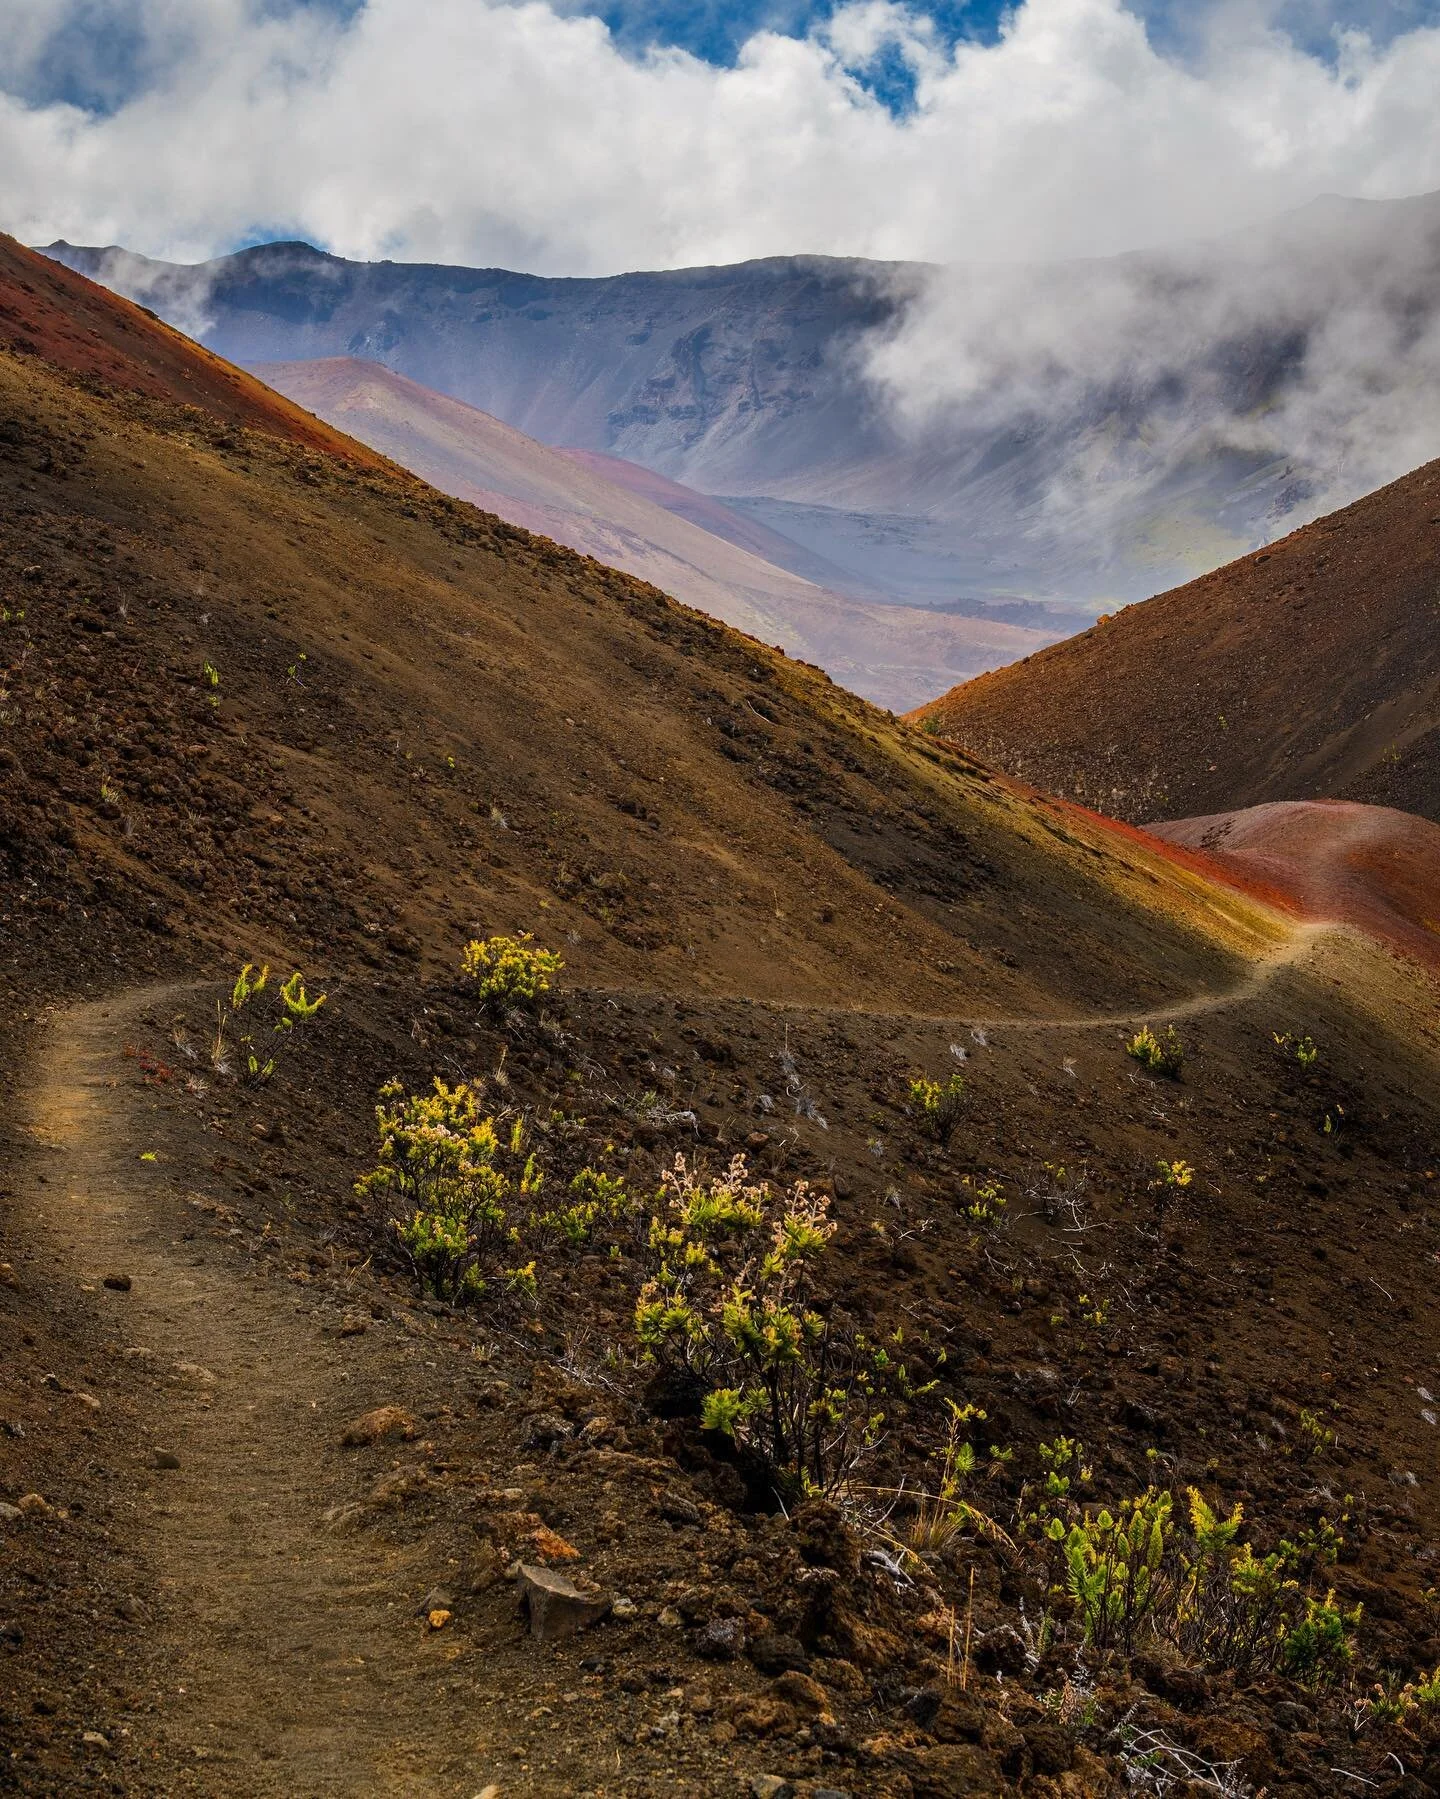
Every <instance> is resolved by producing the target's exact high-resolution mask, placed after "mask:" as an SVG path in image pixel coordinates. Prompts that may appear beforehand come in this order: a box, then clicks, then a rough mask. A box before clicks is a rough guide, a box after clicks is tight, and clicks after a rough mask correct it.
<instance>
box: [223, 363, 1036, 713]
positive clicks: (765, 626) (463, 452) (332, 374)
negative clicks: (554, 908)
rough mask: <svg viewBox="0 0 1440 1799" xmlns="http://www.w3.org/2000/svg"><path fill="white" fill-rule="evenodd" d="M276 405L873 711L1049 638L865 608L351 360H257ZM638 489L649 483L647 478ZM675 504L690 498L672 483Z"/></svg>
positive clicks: (606, 461)
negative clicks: (768, 648)
mask: <svg viewBox="0 0 1440 1799" xmlns="http://www.w3.org/2000/svg"><path fill="white" fill-rule="evenodd" d="M255 368H256V371H257V373H259V374H260V375H261V376H263V378H264V379H265V380H266V381H268V382H269V383H270V384H271V385H272V386H273V387H275V388H277V389H278V390H279V391H280V392H281V393H284V394H288V395H289V396H290V398H291V399H293V400H295V401H298V402H299V404H301V405H302V406H305V407H307V408H308V409H309V410H310V411H312V412H314V413H316V414H318V415H319V416H320V417H321V418H323V419H326V420H328V421H329V423H331V424H332V425H335V426H338V427H340V428H341V429H342V430H345V431H348V432H349V433H350V434H351V435H352V436H354V437H358V438H359V439H360V440H361V441H362V442H364V443H367V444H370V445H371V446H372V447H373V448H375V449H377V450H380V451H382V452H383V453H384V454H385V455H387V456H390V457H391V458H393V460H395V461H396V462H399V463H401V464H402V465H403V466H404V467H406V468H409V469H413V470H414V471H415V473H416V474H418V475H420V476H422V477H423V478H424V479H425V480H427V481H429V482H431V483H432V484H433V485H434V486H436V487H438V488H440V489H441V490H442V491H443V492H445V493H451V494H454V495H455V496H456V497H457V498H459V499H462V500H469V501H471V502H472V503H473V504H475V505H477V506H483V507H485V508H486V509H487V510H488V511H491V512H496V513H499V515H500V516H501V517H502V518H506V519H508V520H509V521H510V522H511V523H512V524H516V525H523V526H524V527H525V528H526V529H527V530H531V531H537V532H540V533H541V534H543V535H544V536H546V537H550V538H553V539H554V540H555V541H556V542H557V543H563V544H566V545H568V546H569V547H570V548H571V549H574V550H579V551H581V552H582V553H583V554H585V555H587V556H594V557H595V558H596V560H597V561H600V562H605V563H608V564H609V565H610V566H611V567H612V568H620V569H624V570H625V571H626V572H627V573H628V574H632V575H637V576H639V577H640V578H641V579H642V580H646V581H651V582H653V583H654V584H655V586H657V587H659V588H662V589H663V590H664V591H665V592H666V593H668V594H672V595H673V596H674V597H675V598H676V599H678V600H683V601H684V602H685V603H686V604H687V605H690V606H695V607H698V608H699V609H700V610H701V611H703V612H708V613H709V614H710V616H711V617H712V618H718V619H722V620H723V621H724V622H725V623H726V624H730V625H734V626H736V627H737V628H738V629H739V630H742V631H747V632H749V633H750V634H751V635H752V636H754V637H759V638H761V639H762V640H763V641H765V642H767V643H775V644H779V645H780V646H781V647H782V648H784V649H785V650H787V651H788V652H789V653H790V654H791V655H794V656H799V657H801V658H803V659H804V660H806V661H809V662H815V663H818V664H819V665H820V666H821V667H822V668H824V669H826V670H827V671H828V672H829V673H830V674H831V675H832V676H833V677H834V678H835V679H836V680H837V681H840V682H842V683H843V684H844V685H846V686H848V687H851V688H853V689H854V690H855V691H856V692H858V693H861V694H863V695H864V696H865V697H866V698H867V699H871V700H874V701H876V702H877V703H879V704H881V705H884V706H888V707H890V708H892V709H893V710H896V711H902V712H903V711H905V710H906V709H907V708H909V707H911V706H913V705H915V704H916V703H917V702H918V701H920V700H924V699H929V698H931V697H932V696H933V695H934V693H935V692H936V690H937V689H938V688H940V687H943V686H944V685H946V683H947V681H949V680H954V679H955V678H956V677H959V678H961V679H964V678H965V677H966V676H968V675H969V674H971V673H975V672H978V671H979V670H980V669H982V668H985V667H991V666H994V665H995V664H996V663H998V662H1005V661H1009V660H1012V659H1013V658H1014V657H1015V656H1018V655H1025V654H1026V653H1027V652H1029V651H1030V650H1032V649H1037V648H1039V647H1040V646H1041V645H1042V644H1044V643H1045V642H1047V641H1053V638H1054V632H1053V631H1051V632H1049V633H1046V632H1042V631H1039V630H1034V629H1017V628H1016V627H1015V626H1014V625H1012V624H1009V623H1005V622H997V621H989V620H979V619H967V618H960V617H953V616H950V615H947V614H942V613H936V612H929V611H925V610H922V609H919V608H916V607H910V606H877V605H873V604H872V605H861V604H858V603H857V602H855V601H853V600H848V599H842V598H841V597H840V596H838V595H836V594H833V593H827V592H826V591H824V590H823V589H822V588H819V587H816V586H815V585H813V584H812V583H811V582H809V581H806V580H803V579H801V578H800V577H799V576H797V575H794V574H791V573H789V572H788V571H787V570H785V569H783V568H777V567H776V566H775V565H774V563H773V562H768V561H765V560H762V558H761V556H760V555H758V554H756V553H754V552H753V551H752V550H751V549H750V548H742V547H739V546H738V545H737V544H736V543H735V542H734V541H732V539H731V538H727V537H726V536H723V535H721V536H717V535H715V534H714V533H713V532H711V531H709V530H706V529H702V528H701V526H700V525H699V524H698V523H692V522H691V521H690V519H688V518H686V517H683V516H681V515H680V514H679V513H678V511H677V510H674V509H667V508H666V507H665V506H661V505H656V504H655V503H654V502H653V501H652V500H650V499H649V498H648V497H646V493H645V489H646V487H647V485H648V486H650V487H652V488H653V487H660V486H662V478H661V477H659V476H653V475H649V474H648V473H647V472H646V471H645V470H643V469H635V470H634V472H633V475H631V476H629V477H627V481H626V484H625V485H624V486H622V485H619V484H618V483H617V482H616V481H614V480H612V479H610V478H609V477H610V474H611V472H612V471H614V470H617V469H618V470H622V471H623V470H624V469H626V468H627V467H628V466H629V465H626V464H622V463H619V462H618V461H617V460H616V459H615V458H613V457H600V458H596V459H594V460H593V461H591V460H590V459H586V458H578V457H576V456H573V455H565V454H562V453H561V452H559V451H557V450H552V449H548V448H547V447H546V446H545V445H544V444H540V443H537V442H535V440H534V439H533V438H529V437H526V436H525V435H524V434H523V433H521V432H519V431H516V430H515V429H514V428H513V427H511V426H509V425H504V424H502V423H501V422H500V421H499V420H498V419H494V418H491V417H490V416H489V414H487V413H483V412H480V411H478V410H477V409H476V408H475V407H473V406H467V405H465V404H464V403H463V402H462V401H459V400H453V399H449V398H447V397H446V396H445V395H443V394H437V393H432V392H431V391H430V390H429V389H428V388H424V387H421V386H420V385H419V384H418V383H416V382H414V381H409V380H407V379H406V378H405V377H404V376H403V375H397V374H395V373H393V372H392V371H391V370H389V369H387V368H385V367H384V366H383V365H381V364H379V363H375V362H362V361H359V360H357V359H355V358H353V357H345V358H329V359H325V360H321V361H316V362H291V363H259V364H256V365H255ZM636 477H639V479H638V480H637V479H636ZM663 487H664V489H665V491H666V493H667V497H668V498H671V499H672V501H673V498H674V496H676V495H683V493H684V492H685V490H683V489H680V488H677V487H676V486H675V484H674V483H663ZM692 497H693V500H694V502H695V505H694V508H693V511H694V512H695V514H696V516H697V517H699V518H710V519H711V520H713V521H715V522H717V523H720V524H723V525H726V526H727V527H728V528H729V530H730V532H731V534H732V537H733V536H744V537H749V539H750V540H751V541H752V542H753V543H755V544H756V545H757V546H759V545H763V544H767V542H768V540H769V539H770V538H771V537H772V535H773V534H771V533H767V532H764V531H763V530H762V529H761V528H760V527H758V526H756V527H750V526H748V524H747V521H745V520H743V519H739V518H736V517H734V516H733V515H728V514H726V512H725V509H724V508H723V507H721V506H719V505H718V504H716V503H714V502H709V501H706V500H705V499H704V497H703V496H702V495H699V494H696V495H693V496H692Z"/></svg>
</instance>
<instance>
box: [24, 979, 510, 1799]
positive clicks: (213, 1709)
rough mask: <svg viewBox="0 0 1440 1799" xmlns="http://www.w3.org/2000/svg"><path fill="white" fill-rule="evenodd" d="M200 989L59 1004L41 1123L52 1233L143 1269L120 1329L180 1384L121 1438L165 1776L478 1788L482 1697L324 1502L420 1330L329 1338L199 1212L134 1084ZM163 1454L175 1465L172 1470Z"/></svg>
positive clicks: (83, 1266) (343, 1787)
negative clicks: (160, 1463)
mask: <svg viewBox="0 0 1440 1799" xmlns="http://www.w3.org/2000/svg"><path fill="white" fill-rule="evenodd" d="M193 992H194V990H193V989H184V990H182V989H178V988H150V989H144V990H141V991H139V992H135V993H131V994H128V995H125V996H124V997H123V998H121V999H120V1000H113V1001H102V1002H99V1003H96V1004H92V1005H86V1006H82V1007H78V1008H75V1009H73V1010H71V1011H68V1012H63V1013H59V1014H57V1015H56V1016H55V1018H54V1020H53V1022H52V1026H51V1030H50V1033H49V1040H48V1044H47V1047H46V1052H45V1055H44V1059H43V1062H42V1065H41V1067H40V1068H39V1070H38V1076H39V1078H38V1081H37V1084H36V1087H35V1089H34V1091H33V1098H32V1102H31V1108H30V1115H29V1118H28V1120H27V1123H28V1126H29V1130H30V1133H31V1137H32V1141H33V1142H34V1143H35V1145H36V1154H35V1156H34V1158H33V1161H34V1166H35V1171H36V1173H37V1174H38V1175H41V1176H43V1179H42V1180H38V1181H32V1182H30V1183H29V1185H30V1187H31V1193H32V1201H33V1213H34V1220H35V1224H36V1227H37V1229H39V1230H48V1231H49V1232H50V1233H51V1235H52V1239H53V1241H55V1242H56V1244H57V1246H59V1247H61V1248H62V1249H63V1248H68V1250H69V1251H70V1254H71V1258H72V1260H73V1262H74V1263H75V1264H77V1266H76V1269H75V1272H76V1273H77V1274H78V1275H79V1277H80V1278H81V1279H82V1280H83V1281H88V1282H95V1283H97V1284H98V1283H99V1281H100V1279H101V1278H102V1277H103V1275H104V1274H105V1273H107V1272H111V1271H116V1272H124V1273H126V1274H129V1275H130V1276H131V1278H132V1280H133V1283H134V1284H133V1288H132V1290H131V1291H130V1292H129V1293H114V1294H111V1293H106V1294H105V1295H104V1297H105V1299H106V1301H107V1302H109V1301H111V1300H113V1306H111V1307H110V1310H111V1312H112V1315H113V1318H114V1324H115V1330H116V1333H117V1336H118V1337H119V1340H120V1341H121V1342H123V1343H125V1344H126V1345H127V1346H129V1352H130V1353H131V1354H132V1355H135V1354H137V1353H138V1355H139V1356H140V1357H141V1359H142V1360H143V1362H144V1365H145V1366H146V1368H147V1369H149V1370H153V1371H154V1372H155V1373H156V1375H157V1376H162V1377H169V1384H168V1385H167V1386H165V1387H164V1388H163V1389H162V1390H163V1391H164V1392H165V1393H167V1394H172V1395H173V1398H167V1399H165V1400H164V1401H163V1402H162V1404H160V1405H157V1406H156V1407H155V1408H154V1415H153V1416H152V1417H151V1418H149V1419H147V1420H146V1421H145V1422H146V1425H147V1426H148V1427H149V1428H148V1429H147V1428H144V1427H142V1429H141V1431H139V1432H137V1433H136V1440H134V1441H131V1442H129V1443H124V1444H122V1443H118V1442H117V1443H113V1444H112V1445H111V1455H112V1457H113V1458H114V1459H115V1460H116V1461H117V1462H119V1463H120V1464H121V1465H122V1466H123V1464H124V1462H125V1461H126V1460H127V1459H128V1461H129V1469H128V1470H127V1471H126V1472H127V1476H128V1477H129V1478H131V1479H133V1480H135V1481H136V1482H137V1483H138V1484H139V1486H140V1504H139V1507H138V1512H139V1519H140V1522H139V1527H138V1528H139V1533H140V1539H141V1540H140V1543H139V1545H138V1548H139V1553H140V1555H141V1557H142V1560H143V1561H144V1562H146V1563H148V1566H149V1569H150V1571H151V1572H152V1574H153V1575H154V1577H155V1579H156V1582H157V1585H158V1587H159V1589H160V1591H161V1593H162V1594H163V1595H164V1597H165V1605H164V1613H165V1615H164V1616H163V1617H162V1618H160V1619H159V1620H158V1621H157V1623H156V1626H155V1629H156V1630H157V1631H158V1633H159V1636H160V1640H161V1644H162V1647H163V1649H164V1651H165V1676H164V1682H163V1684H164V1690H165V1703H164V1706H163V1709H162V1713H161V1718H160V1720H159V1735H160V1740H161V1742H162V1744H163V1745H164V1748H163V1749H162V1751H161V1758H160V1759H161V1764H162V1765H161V1766H159V1767H157V1768H156V1769H155V1777H156V1784H157V1787H158V1790H160V1791H164V1792H173V1791H195V1792H202V1793H205V1794H216V1795H220V1794H236V1795H240V1794H243V1795H245V1796H246V1799H252V1796H261V1795H271V1794H274V1795H282V1794H283V1795H285V1796H286V1799H302V1796H308V1795H312V1794H313V1795H328V1794H344V1795H346V1796H347V1799H352V1796H356V1799H358V1796H364V1795H370V1794H377V1795H378V1794H385V1795H409V1794H415V1795H419V1794H425V1795H427V1796H433V1795H440V1794H445V1795H449V1794H461V1795H470V1794H473V1793H475V1792H477V1791H478V1790H480V1789H483V1788H484V1787H485V1786H486V1784H487V1774H486V1769H485V1767H484V1766H483V1764H482V1763H481V1761H480V1759H479V1758H478V1757H477V1756H474V1755H472V1754H471V1753H467V1751H466V1747H465V1743H464V1737H465V1735H466V1727H465V1718H464V1714H463V1712H462V1713H460V1714H458V1715H456V1714H454V1713H452V1714H451V1715H450V1717H449V1728H448V1730H445V1729H443V1728H442V1730H441V1731H440V1732H437V1731H436V1722H437V1720H436V1713H437V1712H441V1713H442V1715H443V1709H444V1708H443V1705H437V1680H443V1676H444V1669H445V1664H444V1659H443V1657H444V1651H443V1649H441V1648H440V1646H439V1639H436V1640H435V1642H434V1644H430V1643H427V1642H426V1640H425V1638H424V1636H423V1631H422V1628H421V1626H420V1623H419V1621H418V1620H417V1619H416V1617H415V1615H414V1600H413V1596H412V1592H411V1588H410V1586H408V1585H407V1583H406V1580H405V1569H404V1566H403V1564H402V1563H401V1561H400V1560H399V1558H398V1556H397V1555H396V1553H395V1552H391V1551H386V1550H383V1549H377V1548H376V1547H375V1544H374V1541H373V1539H366V1540H364V1541H362V1540H358V1539H357V1538H355V1537H354V1536H351V1535H347V1534H346V1533H345V1532H344V1531H342V1530H336V1529H332V1528H327V1526H326V1523H325V1521H324V1513H325V1511H326V1509H327V1508H328V1507H329V1506H331V1505H333V1504H334V1503H335V1502H336V1500H337V1499H339V1498H342V1497H346V1496H348V1493H349V1491H350V1489H351V1487H352V1485H353V1483H354V1481H355V1479H356V1477H357V1471H356V1470H355V1469H354V1467H353V1465H352V1462H353V1458H347V1456H346V1453H345V1452H344V1451H342V1450H340V1449H339V1448H338V1447H337V1433H338V1426H339V1423H340V1421H341V1420H343V1419H345V1418H348V1417H351V1416H353V1415H355V1413H357V1412H358V1411H361V1410H363V1409H364V1408H365V1406H366V1405H368V1404H371V1403H374V1402H375V1400H376V1399H377V1398H383V1397H386V1396H387V1393H386V1381H387V1370H386V1368H385V1366H384V1362H385V1360H387V1359H388V1361H389V1363H390V1365H391V1366H390V1370H389V1372H390V1373H394V1372H400V1373H401V1376H402V1378H403V1370H397V1368H396V1364H398V1363H400V1362H401V1361H402V1360H403V1358H404V1355H405V1349H406V1346H405V1345H403V1344H400V1343H396V1342H393V1341H392V1342H390V1343H388V1344H375V1345H372V1343H371V1342H370V1339H368V1338H366V1339H363V1340H362V1343H361V1345H360V1346H357V1347H356V1350H355V1352H354V1353H351V1345H350V1344H349V1343H348V1342H347V1345H346V1349H347V1353H346V1355H345V1358H344V1365H343V1366H342V1365H341V1358H340V1355H339V1354H338V1351H337V1342H336V1338H335V1336H334V1332H333V1325H332V1329H331V1334H330V1336H329V1337H328V1339H327V1337H326V1336H325V1335H324V1334H322V1330H321V1327H320V1325H319V1323H318V1322H316V1321H315V1320H314V1319H312V1317H311V1316H310V1307H309V1305H308V1304H307V1303H306V1302H305V1301H304V1300H303V1299H299V1298H297V1297H296V1293H297V1290H296V1289H295V1288H293V1287H292V1288H286V1287H284V1286H281V1285H279V1284H278V1283H276V1282H275V1281H274V1279H273V1277H266V1276H265V1275H264V1274H263V1273H258V1274H256V1275H254V1276H251V1275H250V1274H249V1273H248V1272H247V1265H246V1264H245V1263H244V1262H243V1261H241V1260H240V1259H239V1258H238V1257H235V1258H234V1259H230V1258H228V1257H227V1251H226V1249H225V1247H224V1246H223V1244H221V1243H217V1242H215V1241H213V1239H212V1240H207V1237H206V1234H205V1233H204V1232H203V1231H200V1230H198V1229H197V1224H198V1223H200V1222H202V1220H200V1219H199V1218H197V1214H196V1213H195V1212H194V1210H193V1208H191V1207H188V1206H187V1205H186V1204H185V1196H186V1194H187V1192H188V1191H190V1190H192V1189H193V1186H194V1184H195V1183H194V1178H193V1171H194V1160H195V1158H194V1151H193V1148H192V1149H191V1151H190V1152H188V1153H182V1152H181V1151H180V1150H178V1149H177V1150H176V1151H175V1153H174V1156H173V1159H172V1158H171V1156H170V1155H169V1154H167V1151H168V1150H169V1148H170V1146H169V1145H167V1141H166V1128H167V1124H168V1123H170V1118H169V1116H168V1115H167V1112H166V1110H165V1109H163V1107H162V1105H161V1103H160V1101H159V1100H158V1099H157V1101H156V1102H155V1104H154V1106H153V1107H147V1106H145V1105H144V1104H143V1103H137V1098H136V1088H135V1085H134V1080H133V1075H134V1067H135V1065H134V1063H133V1062H127V1060H126V1059H125V1057H124V1055H123V1046H124V1042H125V1039H126V1037H127V1035H128V1034H130V1033H131V1032H132V1031H133V1029H134V1028H135V1025H136V1023H137V1021H138V1019H139V1018H140V1016H141V1015H142V1014H143V1013H145V1012H147V1011H151V1010H154V1009H156V1008H157V1007H160V1008H166V1007H168V1006H169V1005H171V1004H172V1003H174V1002H175V1001H177V1000H179V999H181V998H182V997H189V996H190V995H192V994H193ZM145 1154H154V1155H155V1156H156V1158H157V1160H155V1161H154V1162H147V1161H142V1160H141V1157H142V1155H145ZM187 1174H188V1175H189V1176H190V1178H187ZM187 1239H189V1240H187ZM37 1240H40V1239H38V1238H37ZM302 1291H303V1290H302ZM112 1428H117V1427H116V1426H112ZM152 1433H153V1434H152ZM157 1450H164V1451H168V1452H170V1453H171V1454H173V1455H174V1456H176V1457H178V1459H179V1464H180V1465H179V1468H178V1469H171V1470H162V1469H159V1468H156V1467H154V1462H155V1452H156V1451H157ZM441 1736H443V1737H444V1739H445V1740H443V1741H441V1740H439V1738H440V1737H441ZM457 1737H458V1738H459V1740H457ZM167 1764H168V1765H167Z"/></svg>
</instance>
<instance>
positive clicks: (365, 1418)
mask: <svg viewBox="0 0 1440 1799" xmlns="http://www.w3.org/2000/svg"><path fill="white" fill-rule="evenodd" d="M419 1434H420V1431H419V1427H418V1426H417V1425H416V1423H415V1420H414V1419H413V1418H412V1417H411V1416H410V1414H409V1412H407V1411H406V1410H405V1408H404V1407H403V1406H398V1405H379V1406H376V1407H375V1409H374V1410H373V1411H370V1412H362V1413H361V1415H360V1416H359V1417H358V1418H352V1419H351V1420H350V1422H349V1423H348V1424H347V1425H346V1426H345V1428H344V1430H342V1431H341V1433H340V1441H341V1442H342V1443H343V1444H344V1445H345V1447H346V1448H347V1449H363V1448H368V1447H369V1446H370V1445H371V1444H373V1443H390V1442H396V1441H399V1442H404V1443H409V1442H411V1441H413V1440H414V1438H416V1437H418V1436H419Z"/></svg>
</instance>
